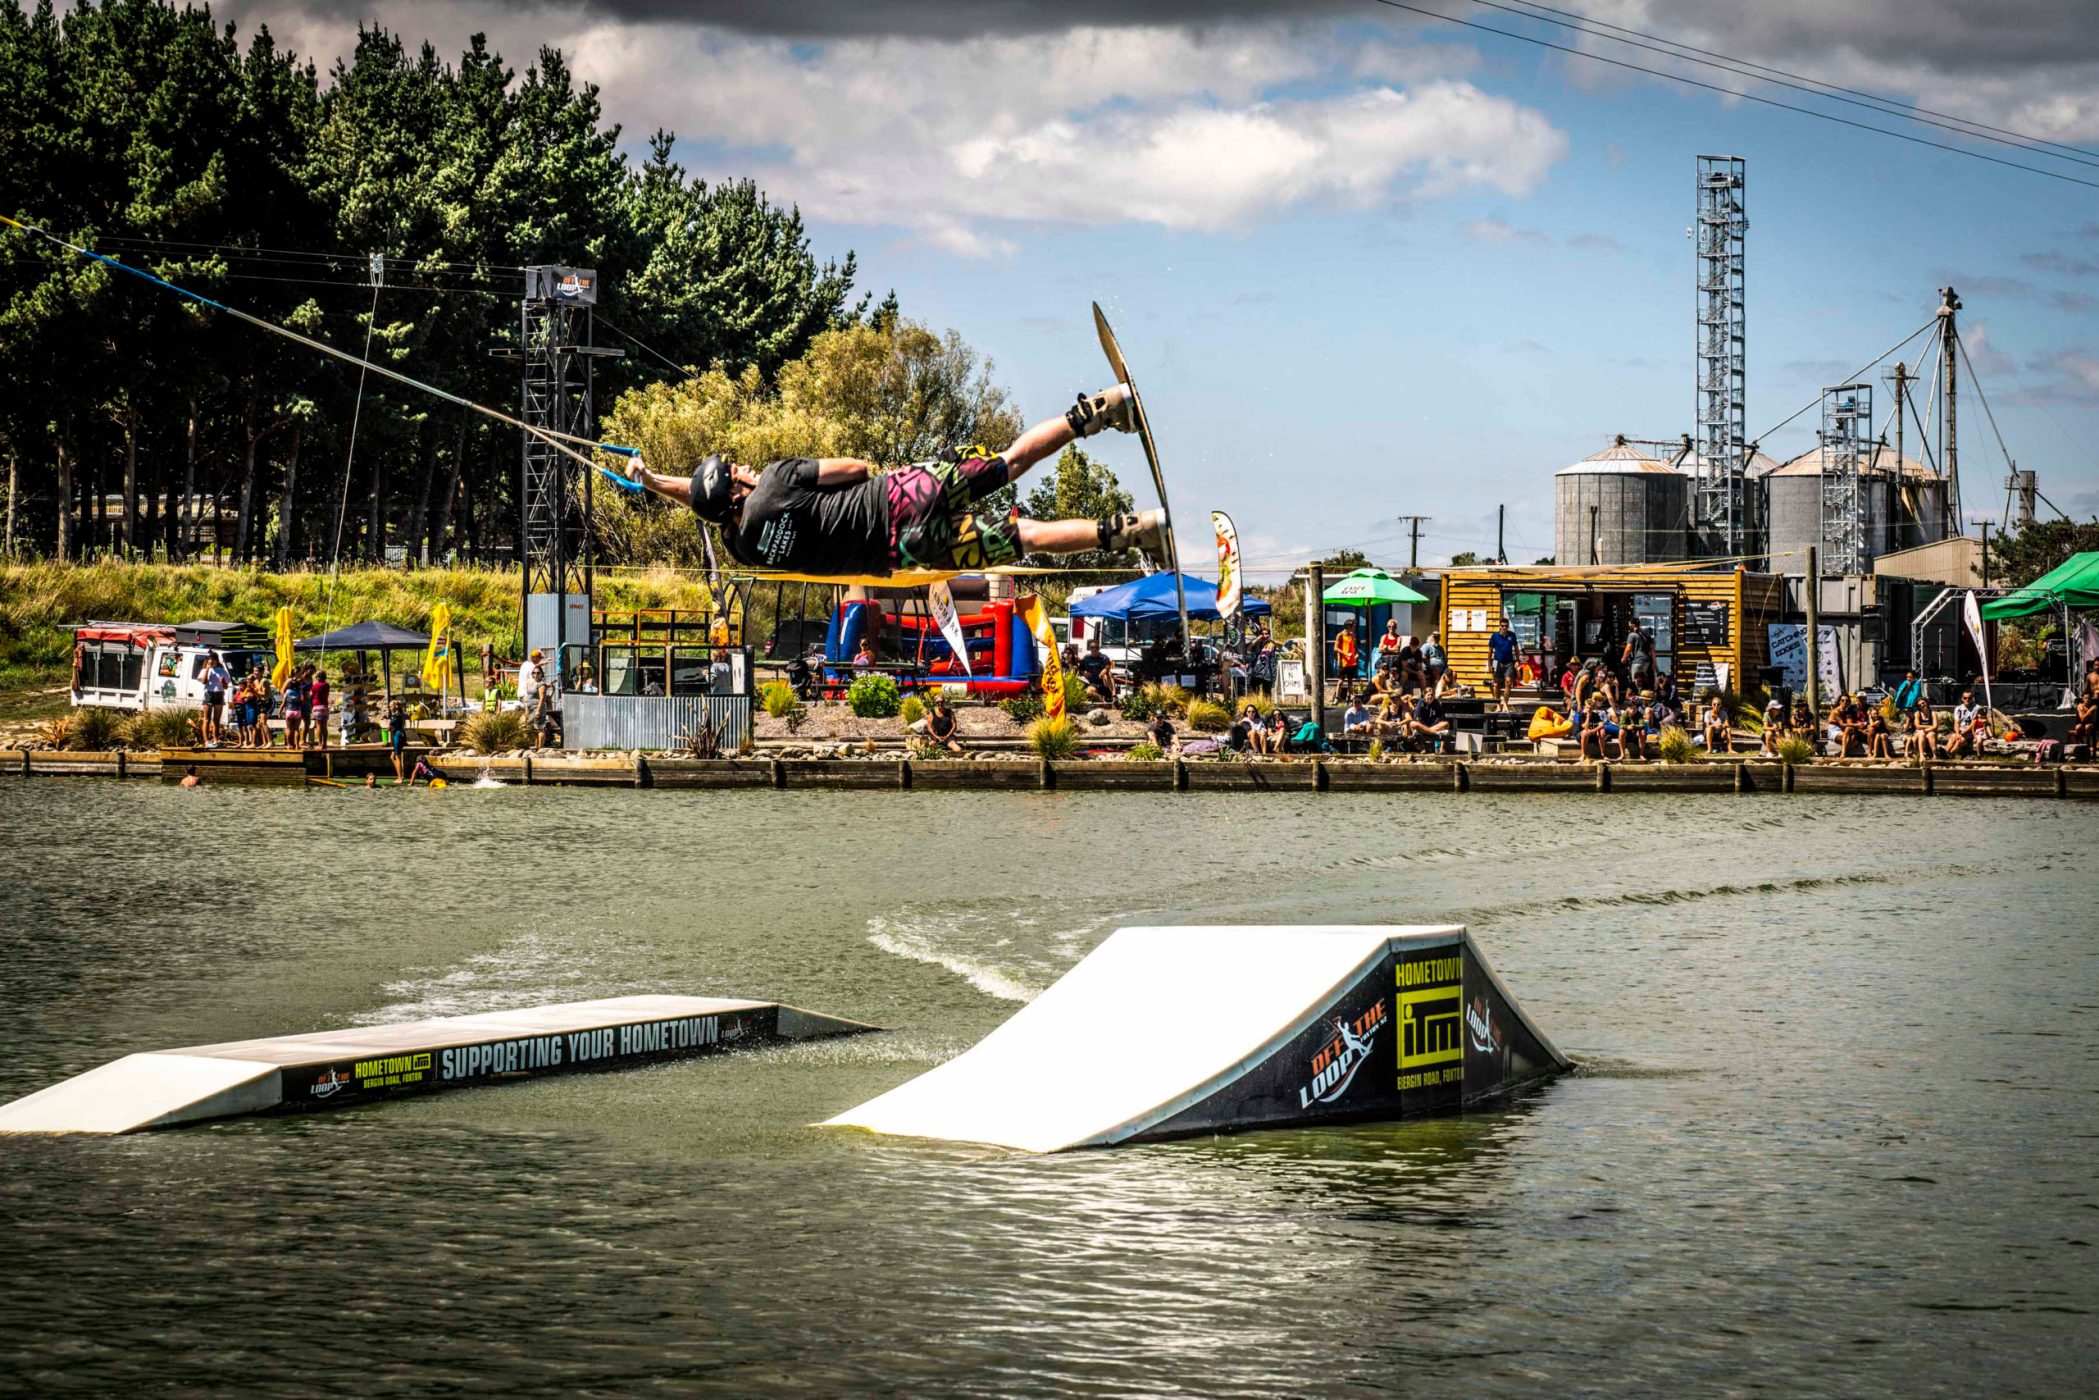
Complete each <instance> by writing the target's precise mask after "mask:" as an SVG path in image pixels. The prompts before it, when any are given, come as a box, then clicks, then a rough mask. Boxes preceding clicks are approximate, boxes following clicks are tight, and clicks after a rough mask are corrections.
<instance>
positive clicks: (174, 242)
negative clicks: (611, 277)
mask: <svg viewBox="0 0 2099 1400" xmlns="http://www.w3.org/2000/svg"><path fill="white" fill-rule="evenodd" d="M98 241H100V242H103V243H117V244H122V245H124V246H126V247H133V248H196V249H202V250H204V251H207V252H211V251H216V252H228V253H241V254H256V253H271V254H277V255H279V256H282V257H287V258H311V259H318V260H320V261H323V262H351V263H357V264H359V265H362V264H363V263H364V262H365V261H366V260H367V259H368V258H369V257H370V254H369V253H350V252H342V253H331V252H326V251H323V250H319V249H313V248H265V247H262V246H260V245H249V244H245V243H199V242H192V241H189V240H185V239H180V238H143V237H140V236H138V235H136V234H115V233H113V234H104V235H101V236H100V238H99V240H98ZM385 256H386V258H387V260H388V261H389V262H415V263H417V264H418V265H419V266H425V267H466V268H483V269H486V270H487V271H490V272H524V271H526V269H525V268H523V267H520V266H515V265H512V264H510V263H484V262H426V261H424V260H423V259H420V258H417V257H415V256H414V255H413V254H409V253H401V254H394V253H388V254H386V255H385Z"/></svg>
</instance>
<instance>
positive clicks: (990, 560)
mask: <svg viewBox="0 0 2099 1400" xmlns="http://www.w3.org/2000/svg"><path fill="white" fill-rule="evenodd" d="M1103 428H1115V429H1117V430H1119V431H1121V432H1126V433H1130V432H1136V431H1137V429H1138V423H1137V415H1136V412H1135V409H1134V406H1133V398H1132V395H1131V393H1130V388H1129V386H1128V385H1127V384H1116V385H1113V386H1111V387H1110V388H1107V389H1103V390H1102V391H1101V392H1100V393H1098V394H1090V395H1081V396H1080V397H1079V401H1078V403H1077V404H1075V405H1073V406H1072V407H1071V408H1070V409H1069V410H1067V411H1066V412H1065V414H1064V415H1063V416H1062V417H1061V418H1051V419H1048V420H1046V421H1044V422H1041V423H1037V424H1036V425H1035V426H1034V427H1032V428H1029V429H1028V430H1027V431H1026V432H1024V433H1022V434H1021V435H1020V436H1019V437H1018V438H1016V439H1015V440H1014V441H1013V444H1012V445H1011V446H1010V447H1008V448H1007V449H1006V450H1005V451H1003V452H1000V453H998V454H996V455H987V454H986V452H985V451H984V449H982V448H978V447H968V448H958V449H955V450H953V451H950V452H948V453H947V454H946V455H945V456H943V457H942V458H941V459H939V460H938V461H933V462H923V463H918V464H916V465H912V466H904V467H896V468H894V469H892V470H890V471H886V472H883V471H877V470H876V468H875V465H874V464H873V463H872V462H863V461H861V460H860V459H858V458H856V457H789V458H786V459H784V460H782V461H777V462H769V463H767V464H766V465H765V466H764V467H761V468H756V469H754V468H752V467H749V466H746V465H743V464H742V463H732V462H730V461H729V460H728V459H727V458H725V457H722V456H720V455H718V454H717V455H712V456H709V457H708V458H706V459H705V460H704V461H702V462H701V463H700V465H699V467H698V468H697V469H696V470H695V471H694V472H693V473H692V475H691V477H690V478H689V479H688V478H686V477H683V476H676V475H665V474H663V473H661V472H657V471H654V470H651V469H650V468H649V467H648V466H647V465H646V464H645V463H644V462H642V460H641V459H640V458H638V457H636V458H633V459H631V461H630V462H629V463H628V465H627V467H626V475H627V476H628V478H629V479H630V480H633V481H636V482H639V483H640V484H641V485H643V486H645V487H647V488H648V489H649V490H651V491H654V492H655V493H656V494H658V495H660V496H667V497H669V498H670V499H671V500H674V501H680V502H683V503H684V504H686V505H689V506H691V507H692V509H693V513H694V514H695V515H697V516H699V517H700V519H701V520H703V521H706V522H708V523H709V524H712V525H716V526H719V527H720V529H721V532H722V541H723V543H724V544H725V545H726V546H727V547H728V551H729V555H730V557H731V558H733V559H735V560H736V562H738V563H739V564H742V565H745V566H746V567H749V568H765V569H778V570H782V571H785V572H788V573H799V574H817V575H830V576H851V575H860V574H867V575H887V574H890V573H893V572H895V571H897V570H899V569H931V570H939V571H954V570H975V569H986V568H992V567H995V566H997V565H1000V564H1011V563H1013V562H1015V561H1016V560H1018V559H1019V558H1020V556H1021V555H1023V554H1083V553H1085V552H1086V551H1088V550H1094V549H1102V550H1124V549H1139V550H1142V551H1144V552H1145V553H1146V554H1148V555H1150V556H1151V557H1152V558H1154V559H1163V558H1164V557H1165V553H1164V548H1163V544H1164V541H1163V535H1164V527H1165V520H1164V513H1163V512H1162V511H1158V510H1147V511H1140V512H1138V513H1137V514H1134V515H1110V516H1104V517H1102V518H1101V519H1098V520H1031V519H1029V518H1027V517H1025V516H1023V515H1022V514H1021V513H1020V512H1019V511H1018V510H1017V509H1015V510H1009V511H1008V512H1006V513H1005V514H1004V515H1003V516H1000V515H992V514H980V513H979V511H978V507H980V506H982V505H983V504H984V502H985V501H986V500H987V499H988V498H989V497H990V496H991V494H992V493H993V492H995V491H997V490H998V489H999V488H1000V487H1002V486H1005V485H1007V484H1008V483H1010V482H1013V481H1016V480H1018V479H1019V478H1020V476H1021V474H1022V473H1024V472H1026V471H1027V470H1028V469H1029V468H1030V467H1032V466H1034V465H1035V464H1036V463H1038V462H1041V461H1042V460H1044V459H1045V458H1047V457H1050V456H1052V455H1054V454H1055V453H1057V452H1060V451H1062V450H1063V449H1064V448H1065V446H1067V445H1068V444H1070V443H1072V442H1074V441H1076V440H1077V439H1079V438H1084V437H1091V436H1093V435H1094V434H1095V433H1097V432H1100V431H1101V430H1102V429H1103Z"/></svg>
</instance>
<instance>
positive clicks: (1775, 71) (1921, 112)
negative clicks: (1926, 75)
mask: <svg viewBox="0 0 2099 1400" xmlns="http://www.w3.org/2000/svg"><path fill="white" fill-rule="evenodd" d="M1473 3H1474V4H1479V5H1486V6H1488V7H1489V8H1491V9H1497V10H1506V11H1507V12H1508V13H1510V14H1519V15H1523V16H1525V17H1526V18H1529V19H1537V20H1540V21H1542V22H1543V23H1546V24H1557V25H1560V26H1561V27H1563V28H1567V29H1574V30H1577V31H1579V32H1581V33H1584V34H1593V35H1595V37H1597V38H1599V39H1608V40H1610V41H1612V42H1613V43H1619V44H1630V45H1632V46H1633V47H1634V48H1642V49H1648V50H1650V51H1652V52H1654V53H1660V54H1664V55H1666V56H1668V57H1670V58H1682V59H1686V60H1687V61H1689V62H1692V63H1700V64H1702V65H1703V66H1705V67H1708V68H1719V69H1721V70H1723V71H1725V72H1729V73H1736V74H1740V75H1741V76H1742V77H1745V78H1755V77H1762V79H1763V81H1767V82H1775V83H1777V84H1778V85H1779V86H1780V87H1789V88H1793V89H1794V90H1795V91H1798V92H1804V93H1807V94H1808V95H1810V96H1813V97H1823V98H1827V99H1829V100H1830V101H1833V102H1842V103H1845V104H1847V105H1849V106H1853V107H1864V108H1865V109H1866V110H1867V111H1870V112H1881V113H1885V114H1886V115H1888V116H1891V117H1900V118H1902V119H1903V120H1904V121H1916V122H1922V123H1923V124H1924V125H1926V126H1936V127H1941V128H1943V129H1944V130H1947V131H1952V132H1957V133H1959V134H1960V135H1962V136H1972V137H1975V138H1976V139H1978V140H1982V141H1997V143H1998V144H1999V145H2005V146H2016V147H2019V148H2020V149H2025V150H2033V151H2034V152H2035V154H2037V155H2047V156H2051V157H2053V158H2055V159H2058V160H2072V161H2075V162H2076V163H2077V164H2079V165H2091V166H2099V151H2088V150H2085V149H2084V148H2083V147H2081V146H2069V145H2065V144H2063V143H2062V142H2060V141H2050V140H2048V139H2047V138H2046V137H2044V136H2028V135H2026V134H2025V133H2024V132H2019V131H2011V130H2008V129H2007V128H2005V127H2001V126H1991V125H1990V124H1989V123H1988V122H1979V121H1976V120H1974V119H1973V118H1970V117H1961V116H1955V115H1954V114H1953V113H1951V112H1939V111H1934V110H1933V109H1931V108H1929V107H1922V106H1919V105H1917V104H1916V103H1914V102H1898V101H1896V100H1895V99H1894V98H1889V97H1880V96H1877V95H1876V94H1874V93H1870V92H1862V91H1860V90H1859V89H1857V88H1848V87H1844V86H1843V85H1842V84H1839V83H1827V82H1824V81H1822V80H1821V79H1820V78H1810V77H1808V76H1806V75H1805V74H1801V73H1793V72H1789V71H1787V70H1786V69H1783V68H1773V67H1771V66H1770V65H1768V64H1763V63H1755V62H1752V61H1750V60H1749V59H1746V58H1736V57H1734V56H1733V55H1731V54H1724V53H1720V52H1718V51H1716V50H1713V49H1702V48H1699V47H1698V46H1697V45H1696V44H1686V43H1684V42H1682V41H1681V40H1677V39H1671V38H1668V37H1666V36H1665V35H1660V34H1650V33H1648V32H1647V31H1645V30H1642V29H1628V28H1626V27H1625V26H1624V25H1621V24H1612V23H1610V22H1608V21H1606V20H1600V19H1592V18H1590V17H1588V16H1586V15H1577V14H1574V13H1572V12H1571V11H1568V10H1558V9H1554V8H1553V7H1552V6H1550V5H1541V4H1539V3H1537V0H1515V3H1516V4H1519V5H1521V6H1523V7H1524V8H1523V9H1521V10H1510V9H1509V8H1508V6H1506V5H1502V4H1499V3H1496V0H1473ZM1534 10H1542V11H1544V12H1545V14H1549V15H1560V16H1564V18H1562V19H1545V18H1544V15H1539V14H1532V13H1530V12H1531V11H1534ZM1606 29H1608V30H1613V31H1616V32H1615V33H1610V34H1605V33H1602V32H1600V31H1602V30H1606ZM1621 35H1632V36H1634V37H1633V38H1621V37H1620V36H1621ZM1642 39H1651V40H1654V41H1655V42H1654V43H1652V44H1647V43H1640V42H1638V41H1639V40H1642ZM1663 44H1666V45H1668V48H1660V47H1657V45H1663ZM1674 50H1681V51H1682V52H1680V53H1679V52H1673V51H1674ZM1693 55H1700V57H1693ZM1707 60H1712V61H1711V62H1708V61H1707ZM1931 118H1944V120H1943V121H1937V120H1930V119H1931ZM1950 123H1958V125H1951V124H1950ZM1986 132H1989V133H1995V134H1994V135H1985V134H1984V133H1986ZM2000 138H2009V139H2000ZM2048 146H2052V147H2054V148H2055V151H2047V150H2041V149H2039V148H2041V147H2048ZM2056 151H2060V152H2063V153H2064V154H2061V155H2056V154H2055V152H2056ZM2083 157H2095V158H2094V159H2083Z"/></svg>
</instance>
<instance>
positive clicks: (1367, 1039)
mask: <svg viewBox="0 0 2099 1400" xmlns="http://www.w3.org/2000/svg"><path fill="white" fill-rule="evenodd" d="M1387 1019H1388V1017H1387V1016H1386V1014H1385V999H1384V998H1383V997H1379V998H1378V999H1377V1002H1376V1004H1375V1005H1373V1006H1372V1007H1371V1008H1370V1009H1369V1010H1368V1011H1366V1012H1364V1013H1363V1014H1362V1015H1360V1016H1358V1017H1356V1018H1355V1019H1354V1020H1353V1021H1350V1020H1348V1019H1346V1018H1344V1017H1340V1016H1336V1017H1335V1018H1334V1033H1333V1035H1332V1036H1330V1037H1329V1038H1328V1039H1327V1041H1326V1043H1325V1044H1323V1045H1321V1046H1320V1047H1319V1049H1318V1050H1317V1051H1316V1052H1315V1053H1314V1054H1313V1056H1312V1082H1311V1083H1310V1084H1306V1085H1303V1086H1302V1087H1300V1088H1299V1089H1298V1091H1297V1106H1298V1107H1299V1108H1310V1107H1311V1106H1312V1105H1313V1104H1315V1103H1332V1102H1334V1100H1336V1099H1338V1098H1340V1097H1341V1096H1342V1095H1343V1094H1345V1093H1347V1092H1348V1086H1349V1085H1350V1084H1351V1083H1353V1082H1354V1080H1355V1077H1356V1071H1357V1070H1359V1069H1361V1068H1362V1067H1363V1065H1364V1063H1365V1062H1366V1061H1368V1060H1369V1059H1370V1049H1371V1047H1372V1046H1373V1045H1375V1044H1376V1043H1377V1033H1378V1032H1379V1031H1381V1030H1383V1029H1384V1028H1385V1022H1386V1020H1387Z"/></svg>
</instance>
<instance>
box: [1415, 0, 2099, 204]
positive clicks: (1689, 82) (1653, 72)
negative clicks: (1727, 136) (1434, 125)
mask: <svg viewBox="0 0 2099 1400" xmlns="http://www.w3.org/2000/svg"><path fill="white" fill-rule="evenodd" d="M1374 2H1375V3H1376V4H1379V5H1383V6H1385V7H1386V8H1387V9H1393V10H1404V11H1406V12H1407V13H1408V14H1413V15H1420V16H1422V17H1423V18H1426V19H1440V20H1442V21H1443V22H1444V23H1446V24H1455V25H1459V26H1462V27H1463V28H1466V29H1477V30H1479V31H1480V32H1481V33H1483V34H1498V35H1500V36H1501V37H1502V38H1504V39H1514V40H1516V41H1517V42H1518V43H1523V44H1534V45H1536V46H1537V47H1539V48H1541V49H1551V50H1552V51H1553V52H1555V53H1564V54H1571V55H1572V56H1574V57H1576V58H1586V59H1588V60H1589V61H1590V62H1592V63H1605V64H1609V65H1610V66H1611V67H1613V68H1623V69H1626V70H1627V71H1629V72H1633V73H1644V74H1646V75H1647V76H1648V77H1650V78H1661V79H1664V80H1666V81H1668V82H1672V83H1681V84H1683V85H1684V86H1686V87H1695V88H1701V89H1703V90H1704V91H1706V92H1717V93H1719V94H1720V95H1721V96H1723V97H1736V98H1740V99H1741V100H1742V101H1744V102H1755V103H1758V104H1760V105H1762V106H1765V107H1776V108H1778V109H1779V110H1780V111H1785V112H1798V113H1799V114H1801V115H1802V116H1806V117H1817V118H1820V119H1821V120H1823V121H1826V122H1835V123H1836V124H1837V125H1838V126H1848V127H1852V128H1855V129H1856V130H1859V131H1871V132H1876V133H1878V134H1879V135H1882V136H1892V137H1894V138H1895V139H1896V140H1897V141H1908V142H1909V143H1911V144H1912V145H1917V146H1929V147H1930V148H1931V149H1933V150H1935V151H1950V152H1951V153H1952V154H1954V155H1957V156H1966V157H1968V158H1969V159H1970V160H1981V161H1988V162H1989V163H1990V164H1991V165H2002V166H2006V167H2008V168H2010V169H2012V170H2023V171H2025V172H2026V173H2027V174H2029V175H2040V176H2043V177H2045V178H2047V179H2050V180H2061V181H2063V182H2064V183H2066V184H2071V185H2083V186H2084V187H2085V188H2087V189H2094V190H2099V180H2086V179H2081V178H2079V177H2078V176H2075V175H2069V174H2065V173H2064V172H2062V171H2060V170H2048V169H2044V168H2043V167H2041V166H2038V165H2026V164H2023V163H2021V162H2019V161H2016V160H2006V159H2005V158H2004V157H2002V156H1993V155H1988V154H1986V153H1984V152H1982V151H1971V150H1969V149H1968V148H1967V147H1965V146H1951V145H1948V144H1947V143H1946V142H1944V141H1932V140H1929V139H1927V138H1925V137H1922V136H1913V135H1911V134H1910V133H1909V132H1906V131H1891V130H1889V129H1888V128H1887V127H1884V126H1875V125H1873V123H1871V122H1861V121H1853V120H1852V119H1851V118H1850V117H1840V116H1837V115H1836V114H1835V113H1834V112H1818V111H1816V110H1815V109H1814V108H1812V107H1802V106H1799V105H1797V104H1795V103H1792V102H1781V101H1779V100H1778V99H1777V98H1775V97H1761V96H1759V95H1757V94H1756V93H1753V92H1743V91H1741V90H1740V89H1738V88H1731V87H1727V86H1724V85H1722V84H1720V83H1708V82H1705V81H1703V80H1702V79H1699V78H1691V77H1686V76H1685V75H1684V74H1682V73H1671V72H1669V71H1667V70H1666V69H1662V68H1649V67H1646V66H1644V65H1642V64H1638V63H1631V62H1628V61H1627V60H1625V59H1622V58H1611V57H1609V56H1608V55H1605V54H1600V53H1591V52H1589V51H1588V50H1587V49H1578V48H1574V47H1572V46H1570V45H1567V44H1555V43H1553V42H1552V41H1551V40H1550V39H1540V38H1537V37H1535V36H1533V35H1530V34H1519V33H1517V32H1516V31H1515V30H1513V29H1497V28H1495V27H1494V26H1493V25H1491V24H1480V23H1478V22H1477V21H1475V20H1469V19H1459V18H1458V17H1457V16H1456V15H1447V14H1444V13H1443V12H1442V11H1440V10H1428V9H1423V8H1422V7H1421V6H1419V5H1409V4H1406V3H1404V0H1374Z"/></svg>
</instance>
